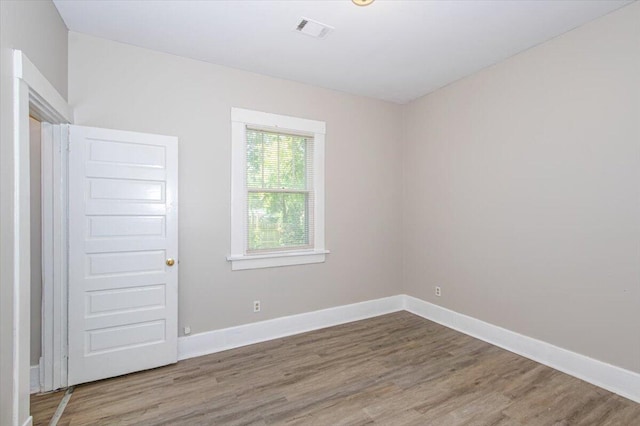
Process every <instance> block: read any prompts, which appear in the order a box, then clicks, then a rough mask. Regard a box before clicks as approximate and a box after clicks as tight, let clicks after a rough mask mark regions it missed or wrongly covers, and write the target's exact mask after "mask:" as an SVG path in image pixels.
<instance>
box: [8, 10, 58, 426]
mask: <svg viewBox="0 0 640 426" xmlns="http://www.w3.org/2000/svg"><path fill="white" fill-rule="evenodd" d="M14 48H15V49H21V50H22V51H23V52H24V53H25V54H26V55H27V56H28V57H29V58H30V59H31V61H32V62H33V63H34V64H35V65H36V66H37V67H38V68H39V69H40V71H41V72H42V73H43V74H44V75H45V77H46V78H47V79H49V81H51V82H52V83H53V84H54V86H55V87H56V88H57V89H58V91H60V93H61V94H62V95H63V96H66V94H67V29H66V27H65V25H64V23H63V22H62V19H60V16H59V15H58V11H57V10H56V8H55V7H54V5H53V3H51V2H50V1H46V2H35V1H17V2H15V1H5V0H3V1H0V93H2V96H0V170H1V172H0V401H1V402H0V424H2V425H8V424H13V423H14V420H15V421H16V423H17V424H23V423H24V421H25V420H26V419H27V418H28V410H29V370H28V368H27V367H28V365H29V332H30V330H29V326H28V324H29V316H28V315H29V303H30V301H29V298H28V296H29V282H25V283H24V286H25V287H24V288H23V289H21V291H20V293H21V296H26V297H23V299H22V304H21V306H20V308H21V316H20V321H19V322H18V323H17V324H15V323H14V319H13V318H14V312H15V311H14V307H13V298H14V289H13V274H14V268H13V262H14V257H13V244H14V240H13V233H14V223H13V214H14V204H13V197H14V194H15V192H14V183H15V182H14V179H13V174H14V164H13V157H14V150H13V131H14V128H13V114H14V111H13V86H12V84H13V82H12V75H13V70H12V67H13V61H12V52H11V49H14ZM14 326H15V327H17V328H18V338H19V342H20V344H19V346H18V357H17V358H14V356H13V348H14V339H13V332H12V330H13V328H14ZM15 366H20V375H19V378H18V389H19V390H18V392H19V394H18V395H14V394H13V390H12V388H13V383H14V381H13V370H14V367H15ZM16 399H17V401H16ZM14 402H17V404H18V405H17V408H18V412H17V413H16V417H15V418H13V417H12V416H13V414H14V410H13V407H14Z"/></svg>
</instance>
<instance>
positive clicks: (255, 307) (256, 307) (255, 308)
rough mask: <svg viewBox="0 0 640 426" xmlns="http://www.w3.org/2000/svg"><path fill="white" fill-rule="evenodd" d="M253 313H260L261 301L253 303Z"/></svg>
mask: <svg viewBox="0 0 640 426" xmlns="http://www.w3.org/2000/svg"><path fill="white" fill-rule="evenodd" d="M253 312H260V301H259V300H254V301H253Z"/></svg>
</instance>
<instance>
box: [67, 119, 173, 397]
mask: <svg viewBox="0 0 640 426" xmlns="http://www.w3.org/2000/svg"><path fill="white" fill-rule="evenodd" d="M177 191H178V140H177V139H176V138H174V137H169V136H158V135H149V134H143V133H133V132H124V131H119V130H109V129H97V128H90V127H81V126H69V317H68V319H69V336H68V338H69V360H68V374H69V382H68V383H69V385H75V384H78V383H84V382H89V381H94V380H99V379H104V378H107V377H113V376H118V375H121V374H126V373H131V372H134V371H139V370H145V369H149V368H154V367H159V366H161V365H166V364H171V363H174V362H176V361H177V354H178V349H177V338H178V326H177V315H178V192H177Z"/></svg>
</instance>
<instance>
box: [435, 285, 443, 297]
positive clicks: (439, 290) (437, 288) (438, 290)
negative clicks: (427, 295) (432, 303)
mask: <svg viewBox="0 0 640 426" xmlns="http://www.w3.org/2000/svg"><path fill="white" fill-rule="evenodd" d="M435 290H436V296H438V297H440V296H442V289H441V288H440V286H436V289H435Z"/></svg>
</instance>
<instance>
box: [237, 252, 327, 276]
mask: <svg viewBox="0 0 640 426" xmlns="http://www.w3.org/2000/svg"><path fill="white" fill-rule="evenodd" d="M328 253H330V252H329V250H310V251H295V252H281V253H269V254H254V255H245V256H243V255H234V256H227V260H228V261H230V262H231V270H232V271H241V270H243V269H258V268H274V267H277V266H291V265H304V264H307V263H322V262H324V259H325V255H326V254H328Z"/></svg>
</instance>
